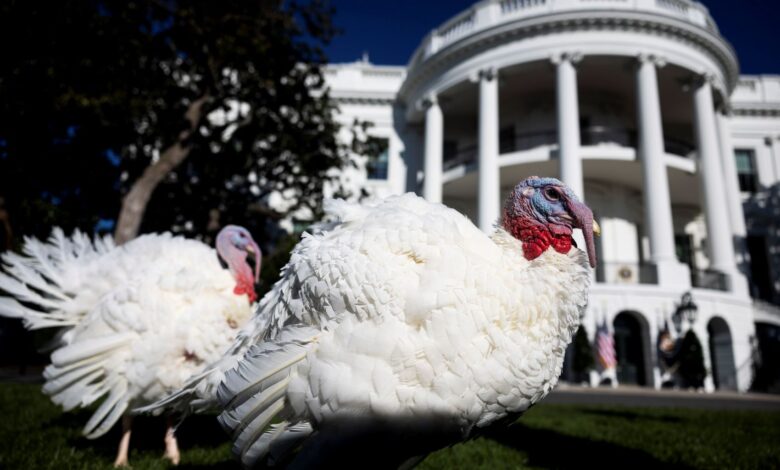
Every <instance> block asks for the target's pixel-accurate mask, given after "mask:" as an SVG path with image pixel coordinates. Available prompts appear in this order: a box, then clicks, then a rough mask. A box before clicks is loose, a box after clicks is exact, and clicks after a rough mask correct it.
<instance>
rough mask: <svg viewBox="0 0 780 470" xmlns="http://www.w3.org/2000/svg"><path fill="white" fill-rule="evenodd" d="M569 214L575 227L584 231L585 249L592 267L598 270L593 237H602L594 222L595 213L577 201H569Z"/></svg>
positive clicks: (597, 225)
mask: <svg viewBox="0 0 780 470" xmlns="http://www.w3.org/2000/svg"><path fill="white" fill-rule="evenodd" d="M568 202H569V204H568V207H569V214H570V215H571V216H572V218H573V219H574V227H575V228H578V229H581V230H582V235H583V236H584V237H585V248H586V251H587V252H588V260H589V261H590V267H591V268H594V269H595V268H596V244H595V242H594V241H593V235H594V234H595V235H601V227H599V224H598V223H597V222H596V221H595V220H593V212H592V211H591V210H590V208H589V207H588V206H586V205H585V204H583V203H582V202H580V201H578V200H576V199H569V201H568Z"/></svg>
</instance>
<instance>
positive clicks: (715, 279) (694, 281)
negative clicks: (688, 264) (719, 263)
mask: <svg viewBox="0 0 780 470" xmlns="http://www.w3.org/2000/svg"><path fill="white" fill-rule="evenodd" d="M691 285H692V286H693V287H698V288H701V289H713V290H721V291H724V292H727V291H729V290H731V280H730V279H729V276H728V275H727V274H723V273H722V272H719V271H713V270H711V269H707V270H697V269H693V270H691Z"/></svg>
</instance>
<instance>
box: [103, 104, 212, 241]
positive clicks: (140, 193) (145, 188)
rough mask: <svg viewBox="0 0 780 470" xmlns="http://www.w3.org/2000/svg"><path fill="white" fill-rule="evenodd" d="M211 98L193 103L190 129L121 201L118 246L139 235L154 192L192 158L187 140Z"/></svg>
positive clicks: (117, 231)
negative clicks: (189, 157)
mask: <svg viewBox="0 0 780 470" xmlns="http://www.w3.org/2000/svg"><path fill="white" fill-rule="evenodd" d="M208 99H209V95H208V94H204V95H203V96H201V97H200V98H198V99H197V100H195V101H193V102H192V103H190V105H189V107H188V108H187V111H186V112H185V113H184V118H185V119H186V120H187V123H188V124H189V126H188V128H187V129H185V130H183V131H181V132H180V133H179V136H178V138H177V140H176V142H175V143H173V144H172V145H171V146H169V147H168V148H167V149H165V150H164V151H163V152H162V154H161V155H160V158H159V160H157V161H156V162H155V163H153V164H151V165H149V166H148V167H147V168H146V169H145V170H144V172H143V174H142V175H141V177H140V178H138V180H136V182H135V183H133V186H132V187H131V188H130V191H128V193H127V194H126V195H125V197H124V198H123V199H122V209H121V210H120V212H119V218H118V221H117V226H116V231H115V233H114V238H115V240H116V243H117V244H120V245H121V244H123V243H125V242H127V241H129V240H132V239H133V238H135V237H136V236H138V230H139V228H140V227H141V222H142V221H143V217H144V213H145V212H146V206H147V205H148V204H149V200H150V199H151V197H152V193H153V192H154V190H155V189H156V188H157V186H158V185H159V184H160V182H161V181H162V180H163V179H164V178H165V177H166V176H167V175H168V174H169V173H170V172H171V171H173V170H174V169H176V167H178V166H179V165H180V164H181V163H182V162H183V161H184V160H185V159H186V158H187V157H188V156H189V154H190V150H191V147H190V145H189V144H188V143H187V140H188V139H189V138H190V136H191V135H192V134H193V132H195V130H196V129H197V127H198V123H199V122H200V119H201V117H202V115H203V105H204V104H205V103H206V102H207V101H208Z"/></svg>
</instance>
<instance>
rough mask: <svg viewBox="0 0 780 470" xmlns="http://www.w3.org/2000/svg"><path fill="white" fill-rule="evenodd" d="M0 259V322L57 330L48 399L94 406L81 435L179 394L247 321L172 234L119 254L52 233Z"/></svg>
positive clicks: (205, 261)
mask: <svg viewBox="0 0 780 470" xmlns="http://www.w3.org/2000/svg"><path fill="white" fill-rule="evenodd" d="M23 253H24V255H18V254H13V253H7V254H5V255H3V256H2V261H3V265H4V272H2V273H0V289H2V290H3V291H5V292H6V293H7V294H8V295H9V297H0V315H3V316H8V317H14V318H21V319H23V320H24V322H25V325H26V326H27V327H28V328H45V327H62V328H64V329H63V330H62V331H61V332H60V334H59V335H58V341H59V344H58V345H57V346H58V349H56V350H55V351H54V353H53V354H52V357H51V360H52V364H51V365H50V366H48V367H47V368H46V370H45V372H44V377H45V379H46V383H45V385H44V387H43V390H44V392H45V393H47V394H48V395H50V396H51V398H52V400H53V401H54V402H55V403H57V404H60V405H61V406H63V408H65V409H66V410H69V409H73V408H75V407H79V406H81V407H86V406H90V405H92V404H93V403H95V402H101V404H100V406H99V407H98V409H97V411H95V413H94V414H93V415H92V418H91V419H90V420H89V422H88V423H87V425H86V426H85V428H84V433H85V434H87V436H88V437H90V438H94V437H98V436H100V435H102V434H104V433H105V432H107V431H108V430H109V429H110V428H111V427H112V426H113V425H114V424H115V423H116V421H117V420H118V419H119V418H120V417H121V416H122V415H123V414H124V413H126V412H128V410H129V409H131V408H132V407H136V406H142V405H146V404H149V403H152V402H155V401H157V400H160V399H161V398H163V397H165V396H166V395H167V394H169V393H171V392H173V391H174V390H177V389H179V388H180V387H182V386H183V385H184V384H185V383H186V381H187V380H188V379H189V378H190V377H192V376H195V375H197V374H200V373H203V367H204V366H205V365H206V364H211V363H215V362H217V361H218V360H219V359H220V358H221V356H222V354H223V353H224V352H225V350H226V349H227V348H228V347H229V346H230V344H231V343H232V342H233V341H234V339H235V337H236V334H237V333H238V331H239V328H240V327H242V326H243V325H244V324H245V323H246V321H247V320H248V319H249V317H250V316H251V306H250V304H249V302H248V301H247V298H246V297H245V296H238V295H235V294H234V293H233V287H234V286H235V281H234V280H233V278H232V276H231V275H230V274H229V272H228V271H227V270H224V269H222V267H221V266H220V265H219V262H218V260H217V255H216V252H215V251H214V250H213V249H211V248H209V247H207V246H206V245H204V244H202V243H200V242H197V241H193V240H186V239H184V238H180V237H173V236H171V235H170V234H160V235H144V236H141V237H139V238H137V239H135V240H133V241H131V242H129V243H127V244H125V245H123V246H121V247H115V246H114V243H113V241H112V240H111V239H110V238H109V237H106V238H103V239H97V240H95V241H94V242H93V241H91V240H90V239H89V237H87V236H86V235H84V234H82V233H80V232H75V233H74V234H73V235H72V236H71V237H66V236H65V234H64V233H63V232H62V230H60V229H55V230H54V231H53V232H52V235H51V237H50V238H49V240H48V241H47V242H45V243H44V242H40V241H38V240H35V239H32V238H28V239H26V240H25V244H24V248H23Z"/></svg>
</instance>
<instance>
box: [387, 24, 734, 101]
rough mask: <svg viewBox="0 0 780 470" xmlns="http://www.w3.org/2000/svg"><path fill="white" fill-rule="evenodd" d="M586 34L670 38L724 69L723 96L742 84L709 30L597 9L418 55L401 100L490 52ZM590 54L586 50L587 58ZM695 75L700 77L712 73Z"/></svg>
mask: <svg viewBox="0 0 780 470" xmlns="http://www.w3.org/2000/svg"><path fill="white" fill-rule="evenodd" d="M583 31H594V32H605V31H606V32H611V31H614V32H626V31H629V32H636V33H639V34H646V35H650V36H654V37H658V36H662V37H666V38H671V39H674V40H676V41H679V42H681V43H683V44H685V45H686V46H689V47H692V48H693V49H695V50H697V51H699V52H703V53H704V54H706V55H707V56H709V57H710V58H711V59H712V60H713V61H714V62H715V63H716V64H718V65H719V66H720V68H721V70H719V71H717V72H721V73H722V74H723V79H724V82H725V83H724V84H725V86H726V88H727V89H726V90H721V91H723V92H725V93H726V94H730V93H731V91H732V90H733V89H734V87H735V86H736V84H737V81H738V79H739V66H738V62H737V58H736V54H735V52H734V49H733V48H732V47H731V45H730V44H728V42H726V41H725V39H723V38H722V37H721V36H719V35H717V34H715V33H713V32H711V31H709V30H707V29H704V28H701V27H699V26H696V25H693V24H690V23H688V22H685V21H681V20H678V19H676V18H673V17H664V16H661V15H657V14H652V13H640V12H631V11H611V10H603V9H593V10H578V11H574V12H565V13H551V14H542V15H538V16H534V17H530V18H521V19H518V20H514V21H508V22H505V23H501V24H499V25H497V26H495V27H491V28H486V29H484V30H481V31H478V32H475V33H474V34H471V35H467V36H464V37H462V38H459V39H458V40H456V41H453V42H451V43H449V44H447V45H446V46H444V47H442V48H441V50H438V51H437V52H436V53H434V54H432V55H431V56H429V57H427V58H425V59H424V60H423V59H421V58H420V57H419V55H417V56H416V58H415V59H413V61H412V63H411V64H410V66H409V69H408V70H407V77H406V80H405V81H404V83H403V84H402V86H401V90H400V92H399V96H400V97H401V98H402V99H404V100H408V99H414V98H415V97H416V95H417V94H419V93H420V92H421V90H420V88H421V87H423V86H425V84H426V83H427V82H429V81H431V80H432V79H433V78H434V77H435V76H437V75H440V74H442V73H444V72H445V71H446V70H448V69H450V68H452V67H453V66H455V65H456V64H458V63H461V62H463V61H465V60H467V59H469V58H471V57H473V56H475V55H478V54H480V53H482V52H484V51H485V50H487V49H489V48H495V47H497V46H499V45H502V44H507V43H510V42H516V41H518V40H526V39H530V38H535V37H541V36H548V35H551V34H561V33H572V32H583ZM587 52H588V51H587V50H583V53H585V54H587ZM692 71H693V72H694V73H699V74H704V73H708V72H714V71H707V70H692Z"/></svg>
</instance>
